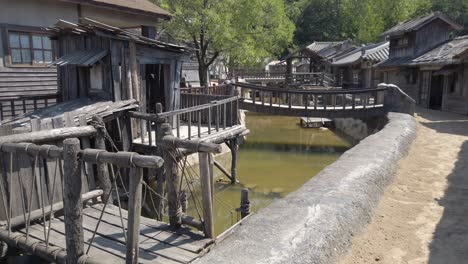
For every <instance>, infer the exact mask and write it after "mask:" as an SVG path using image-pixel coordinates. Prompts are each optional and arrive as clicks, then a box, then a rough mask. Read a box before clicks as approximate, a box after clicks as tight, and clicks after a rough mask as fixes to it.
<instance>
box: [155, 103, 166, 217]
mask: <svg viewBox="0 0 468 264" xmlns="http://www.w3.org/2000/svg"><path fill="white" fill-rule="evenodd" d="M162 111H163V107H162V104H161V103H157V104H156V113H157V114H160V113H162ZM161 125H162V124H161V123H160V122H156V145H157V147H158V150H157V152H156V153H157V154H158V156H160V157H163V151H162V145H161V141H162V139H163V138H164V131H163V130H162V127H161ZM156 181H157V185H156V193H157V196H156V214H157V218H158V220H159V221H162V215H163V212H164V200H163V199H162V197H165V188H164V187H165V185H166V174H165V172H164V167H163V168H159V169H157V170H156Z"/></svg>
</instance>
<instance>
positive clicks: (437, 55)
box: [411, 36, 468, 64]
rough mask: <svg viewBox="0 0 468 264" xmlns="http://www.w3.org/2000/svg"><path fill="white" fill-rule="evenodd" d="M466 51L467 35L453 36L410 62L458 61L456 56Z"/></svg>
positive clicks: (467, 47) (446, 62) (445, 62)
mask: <svg viewBox="0 0 468 264" xmlns="http://www.w3.org/2000/svg"><path fill="white" fill-rule="evenodd" d="M466 51H468V36H462V37H458V38H455V39H453V40H451V41H449V42H446V43H445V44H442V45H440V46H438V47H436V48H435V49H433V50H431V51H429V52H427V53H425V54H423V55H421V56H419V57H418V58H416V59H414V60H413V61H412V62H411V64H433V63H435V64H452V63H458V62H459V61H458V59H457V56H458V55H460V54H461V53H464V52H466Z"/></svg>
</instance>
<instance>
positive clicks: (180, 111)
mask: <svg viewBox="0 0 468 264" xmlns="http://www.w3.org/2000/svg"><path fill="white" fill-rule="evenodd" d="M237 100H239V97H238V96H233V97H230V98H227V99H222V100H218V101H212V102H210V103H207V104H203V105H197V106H192V107H188V108H184V109H178V110H173V111H170V112H164V113H161V114H155V116H157V117H159V118H167V117H171V116H175V115H181V114H187V113H190V112H195V111H200V110H205V109H208V108H210V107H213V106H217V105H222V104H226V103H230V102H235V101H237Z"/></svg>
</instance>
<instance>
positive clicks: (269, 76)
mask: <svg viewBox="0 0 468 264" xmlns="http://www.w3.org/2000/svg"><path fill="white" fill-rule="evenodd" d="M235 77H236V78H237V79H238V80H239V79H244V80H245V81H247V82H249V81H270V80H271V81H281V82H286V81H287V78H288V76H287V74H286V73H270V72H245V73H242V74H238V75H236V76H235ZM289 82H290V83H291V84H309V85H315V86H334V85H336V81H335V77H334V75H333V74H330V73H325V72H295V73H292V74H291V80H289Z"/></svg>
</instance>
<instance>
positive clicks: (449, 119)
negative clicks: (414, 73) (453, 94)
mask: <svg viewBox="0 0 468 264" xmlns="http://www.w3.org/2000/svg"><path fill="white" fill-rule="evenodd" d="M417 114H418V115H419V116H421V117H423V118H424V119H426V120H428V122H421V124H422V125H424V126H426V127H428V128H430V129H434V130H436V131H437V132H439V133H445V134H454V135H461V136H468V118H467V117H466V116H464V115H458V114H453V113H446V112H441V111H435V110H430V109H422V108H419V109H417ZM467 263H468V260H467Z"/></svg>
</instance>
